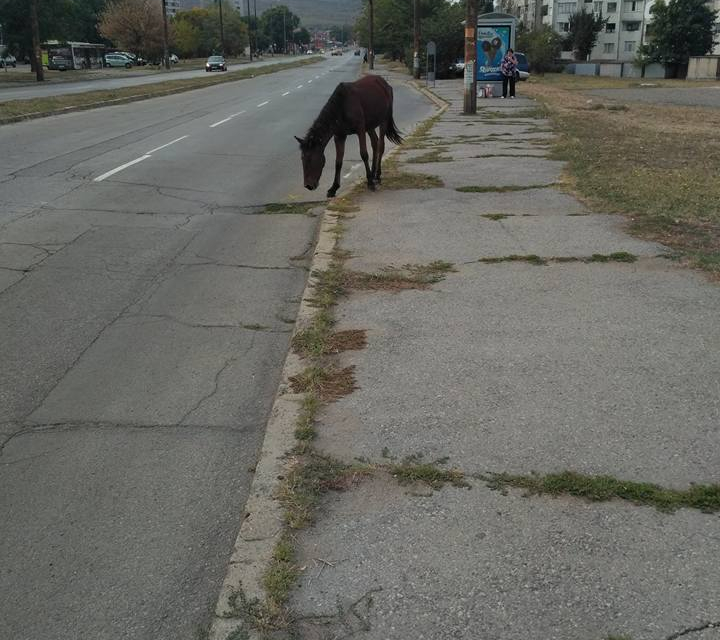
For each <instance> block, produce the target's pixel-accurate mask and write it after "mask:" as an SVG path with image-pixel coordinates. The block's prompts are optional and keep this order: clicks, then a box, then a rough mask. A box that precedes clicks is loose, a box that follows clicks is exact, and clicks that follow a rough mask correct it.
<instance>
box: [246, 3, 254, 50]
mask: <svg viewBox="0 0 720 640" xmlns="http://www.w3.org/2000/svg"><path fill="white" fill-rule="evenodd" d="M247 18H248V48H249V49H250V62H252V54H253V43H252V31H251V29H250V0H247Z"/></svg>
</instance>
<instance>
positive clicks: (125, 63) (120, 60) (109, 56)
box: [105, 53, 133, 69]
mask: <svg viewBox="0 0 720 640" xmlns="http://www.w3.org/2000/svg"><path fill="white" fill-rule="evenodd" d="M105 66H106V67H125V68H126V69H130V67H132V66H133V61H132V58H128V57H127V56H126V55H125V54H124V53H106V54H105Z"/></svg>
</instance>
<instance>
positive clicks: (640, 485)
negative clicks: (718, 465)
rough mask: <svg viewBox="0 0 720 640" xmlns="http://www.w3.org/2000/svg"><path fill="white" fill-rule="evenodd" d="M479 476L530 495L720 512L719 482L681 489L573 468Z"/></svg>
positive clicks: (495, 485) (661, 509) (670, 509)
mask: <svg viewBox="0 0 720 640" xmlns="http://www.w3.org/2000/svg"><path fill="white" fill-rule="evenodd" d="M480 479H482V480H485V481H486V482H487V484H488V486H489V487H491V488H493V489H504V488H507V487H515V488H518V489H525V490H527V492H528V494H530V495H539V494H549V495H553V496H560V495H571V496H576V497H579V498H585V499H587V500H590V501H593V502H606V501H608V500H613V499H615V498H619V499H622V500H627V501H629V502H632V503H634V504H640V505H648V506H652V507H655V508H656V509H658V510H659V511H666V512H671V511H675V510H677V509H680V508H682V507H686V508H689V509H698V510H700V511H704V512H708V513H710V512H717V511H720V485H717V484H711V485H702V484H695V485H692V486H691V487H690V488H689V489H684V490H681V489H668V488H665V487H661V486H659V485H656V484H650V483H646V482H632V481H629V480H618V479H617V478H613V477H612V476H589V475H584V474H581V473H576V472H574V471H564V472H562V473H550V474H547V475H538V474H531V475H511V474H507V473H497V474H491V475H489V476H481V477H480Z"/></svg>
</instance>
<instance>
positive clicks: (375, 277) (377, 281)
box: [345, 260, 457, 291]
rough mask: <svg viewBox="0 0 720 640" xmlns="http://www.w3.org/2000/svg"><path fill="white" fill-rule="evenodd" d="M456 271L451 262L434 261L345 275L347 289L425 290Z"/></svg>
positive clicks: (352, 272)
mask: <svg viewBox="0 0 720 640" xmlns="http://www.w3.org/2000/svg"><path fill="white" fill-rule="evenodd" d="M454 271H457V269H455V266H454V265H453V264H452V263H451V262H445V261H444V260H435V261H434V262H430V263H429V264H406V265H403V266H401V267H386V268H385V269H382V270H381V271H376V272H374V273H364V272H359V271H349V272H347V273H346V275H345V286H346V287H347V288H348V289H365V290H389V291H400V290H403V289H426V288H427V287H429V286H430V285H431V284H436V283H438V282H441V281H442V280H444V279H445V277H446V275H447V274H448V273H451V272H454Z"/></svg>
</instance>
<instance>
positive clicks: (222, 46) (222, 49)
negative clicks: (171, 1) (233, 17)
mask: <svg viewBox="0 0 720 640" xmlns="http://www.w3.org/2000/svg"><path fill="white" fill-rule="evenodd" d="M164 1H165V0H163V2H164ZM222 3H223V0H218V12H219V13H218V15H219V17H220V53H221V54H222V55H223V56H224V55H225V29H224V28H223V18H222Z"/></svg>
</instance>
